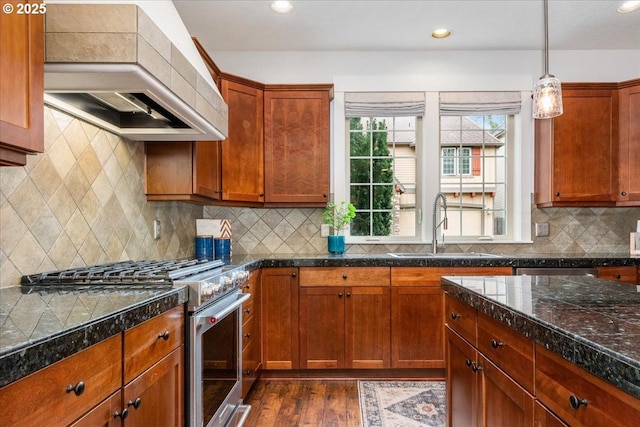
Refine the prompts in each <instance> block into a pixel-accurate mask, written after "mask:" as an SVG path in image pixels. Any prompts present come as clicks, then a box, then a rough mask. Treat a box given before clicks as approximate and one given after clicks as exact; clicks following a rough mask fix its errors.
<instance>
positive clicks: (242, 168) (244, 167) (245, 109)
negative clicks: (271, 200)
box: [222, 80, 264, 202]
mask: <svg viewBox="0 0 640 427" xmlns="http://www.w3.org/2000/svg"><path fill="white" fill-rule="evenodd" d="M222 97H223V98H224V100H225V101H226V102H227V105H228V106H229V131H228V135H227V139H226V140H224V141H222V200H229V201H241V202H242V201H244V202H264V145H263V118H264V115H263V92H262V90H261V89H257V88H254V87H250V86H247V85H243V84H240V83H236V82H232V81H228V80H222Z"/></svg>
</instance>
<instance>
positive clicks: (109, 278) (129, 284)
mask: <svg viewBox="0 0 640 427" xmlns="http://www.w3.org/2000/svg"><path fill="white" fill-rule="evenodd" d="M248 277H249V272H248V271H246V269H245V268H244V267H243V266H229V265H225V264H224V263H223V262H222V261H221V260H215V261H206V260H193V259H181V260H161V261H148V260H146V261H121V262H114V263H108V264H101V265H95V266H88V267H77V268H70V269H66V270H59V271H52V272H46V273H38V274H31V275H27V276H23V277H22V279H21V281H20V285H21V288H22V292H23V293H32V292H40V293H51V292H69V291H89V292H98V291H102V292H108V291H121V290H131V289H134V290H135V289H161V288H171V287H176V286H188V287H189V303H188V310H189V311H190V312H194V311H197V310H200V309H201V308H203V307H204V306H206V305H207V304H209V303H213V302H215V301H216V300H218V299H220V298H222V297H224V296H225V295H227V294H229V293H231V292H234V291H237V290H240V289H241V287H242V285H243V284H244V282H245V281H246V280H247V278H248Z"/></svg>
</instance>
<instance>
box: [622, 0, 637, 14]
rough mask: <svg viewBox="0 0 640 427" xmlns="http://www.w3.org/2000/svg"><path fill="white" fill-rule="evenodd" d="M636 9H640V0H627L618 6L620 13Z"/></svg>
mask: <svg viewBox="0 0 640 427" xmlns="http://www.w3.org/2000/svg"><path fill="white" fill-rule="evenodd" d="M636 10H640V1H626V2H624V3H622V6H620V7H619V8H618V12H620V13H629V12H635V11H636Z"/></svg>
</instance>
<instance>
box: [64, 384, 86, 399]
mask: <svg viewBox="0 0 640 427" xmlns="http://www.w3.org/2000/svg"><path fill="white" fill-rule="evenodd" d="M71 392H73V393H74V394H75V395H76V396H80V395H81V394H82V393H84V382H83V381H80V382H79V383H78V384H76V385H73V384H69V385H68V386H67V393H71Z"/></svg>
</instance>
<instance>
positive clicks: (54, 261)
mask: <svg viewBox="0 0 640 427" xmlns="http://www.w3.org/2000/svg"><path fill="white" fill-rule="evenodd" d="M143 169H144V144H143V143H141V142H131V141H128V140H124V139H121V138H119V137H117V136H116V135H113V134H111V133H108V132H105V131H103V130H101V129H99V128H97V127H95V126H92V125H89V124H87V123H85V122H82V121H80V120H77V119H74V118H72V117H70V116H68V115H66V114H63V113H60V112H58V111H57V110H54V109H49V108H45V152H44V154H39V155H35V156H28V164H27V166H25V167H3V168H0V226H1V230H2V233H1V234H0V286H10V285H15V284H17V283H18V282H19V279H20V277H21V276H22V275H23V274H31V273H36V272H43V271H51V270H58V269H64V268H69V267H75V266H82V265H93V264H100V263H106V262H113V261H120V260H127V259H132V260H140V259H170V258H180V257H186V256H193V254H194V244H193V240H194V239H193V238H194V236H195V219H196V218H202V207H201V206H197V205H193V204H189V203H179V202H147V201H146V198H145V195H144V176H143V172H144V170H143ZM154 219H159V220H160V222H161V226H162V233H161V237H160V239H159V240H154V239H153V231H152V230H153V228H152V227H153V220H154Z"/></svg>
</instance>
